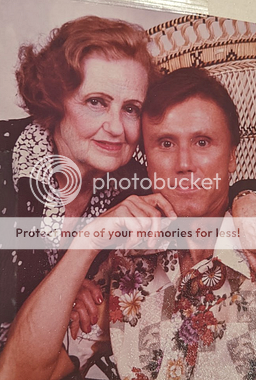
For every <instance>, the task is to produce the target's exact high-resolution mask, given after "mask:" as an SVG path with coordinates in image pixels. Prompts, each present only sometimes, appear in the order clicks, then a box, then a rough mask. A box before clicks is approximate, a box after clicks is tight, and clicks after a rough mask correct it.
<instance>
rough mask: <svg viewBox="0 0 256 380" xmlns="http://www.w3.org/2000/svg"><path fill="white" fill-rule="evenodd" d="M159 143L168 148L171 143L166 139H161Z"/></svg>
mask: <svg viewBox="0 0 256 380" xmlns="http://www.w3.org/2000/svg"><path fill="white" fill-rule="evenodd" d="M161 145H162V147H163V148H170V147H171V146H172V143H171V141H168V140H166V141H162V143H161Z"/></svg>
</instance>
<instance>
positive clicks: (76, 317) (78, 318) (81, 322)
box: [70, 279, 103, 339]
mask: <svg viewBox="0 0 256 380" xmlns="http://www.w3.org/2000/svg"><path fill="white" fill-rule="evenodd" d="M102 302H103V296H102V292H101V290H100V287H99V286H98V285H96V284H95V282H94V281H92V280H88V279H85V280H84V281H83V284H82V286H81V288H80V289H79V292H78V294H77V296H76V299H75V302H74V304H73V308H72V312H71V315H70V332H71V336H72V338H73V339H76V338H77V333H78V331H79V328H81V330H82V331H83V332H85V333H89V332H90V331H91V326H92V325H95V324H96V323H97V322H98V318H99V315H98V305H101V304H102Z"/></svg>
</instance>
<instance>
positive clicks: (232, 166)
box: [228, 147, 236, 173]
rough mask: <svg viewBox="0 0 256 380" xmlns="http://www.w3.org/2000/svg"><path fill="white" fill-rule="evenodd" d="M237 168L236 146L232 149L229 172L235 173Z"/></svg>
mask: <svg viewBox="0 0 256 380" xmlns="http://www.w3.org/2000/svg"><path fill="white" fill-rule="evenodd" d="M235 170H236V147H232V148H231V149H230V157H229V165H228V171H229V173H233V172H234V171H235Z"/></svg>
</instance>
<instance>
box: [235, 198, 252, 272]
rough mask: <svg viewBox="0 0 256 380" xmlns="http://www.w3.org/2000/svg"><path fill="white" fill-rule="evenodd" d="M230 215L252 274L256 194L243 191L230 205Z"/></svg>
mask: <svg viewBox="0 0 256 380" xmlns="http://www.w3.org/2000/svg"><path fill="white" fill-rule="evenodd" d="M232 215H233V217H234V223H235V226H236V228H237V229H238V228H239V236H240V242H241V245H242V248H243V252H244V254H245V256H246V257H247V259H248V262H249V264H250V267H251V269H252V271H253V272H254V274H255V273H256V194H255V193H254V192H251V191H244V192H241V193H239V194H238V196H237V197H236V198H235V199H234V201H233V205H232Z"/></svg>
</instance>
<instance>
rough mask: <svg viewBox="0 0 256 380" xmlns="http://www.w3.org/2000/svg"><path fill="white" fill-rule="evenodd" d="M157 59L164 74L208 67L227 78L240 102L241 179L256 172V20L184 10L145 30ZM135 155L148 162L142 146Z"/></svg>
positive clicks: (255, 175)
mask: <svg viewBox="0 0 256 380" xmlns="http://www.w3.org/2000/svg"><path fill="white" fill-rule="evenodd" d="M147 33H148V35H149V36H150V37H151V44H150V48H151V51H152V54H153V56H154V59H155V62H156V64H157V65H158V66H159V67H160V70H161V71H162V72H163V73H164V74H168V73H170V72H172V71H174V70H176V69H178V68H181V67H189V66H196V67H205V68H206V69H208V70H209V71H210V73H211V75H213V76H215V77H216V78H217V79H218V80H220V82H221V83H223V84H224V86H225V87H226V89H227V90H228V92H229V94H230V96H231V97H232V99H233V101H234V103H235V104H236V107H237V111H238V114H239V119H240V132H241V142H240V144H239V146H238V148H237V154H236V156H237V170H236V172H235V173H234V174H233V175H232V177H231V181H230V183H231V184H232V183H233V182H235V181H236V180H237V179H247V178H256V24H252V23H248V22H242V21H236V20H229V19H225V18H217V17H211V16H192V15H191V16H184V17H181V18H179V19H175V20H171V21H168V22H166V23H163V24H160V25H158V26H155V27H152V28H151V29H149V30H148V31H147ZM135 158H136V159H137V160H139V161H140V162H141V163H142V164H146V162H145V157H144V156H143V155H142V153H141V152H140V150H139V148H138V149H137V151H136V153H135Z"/></svg>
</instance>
